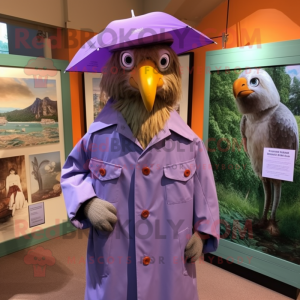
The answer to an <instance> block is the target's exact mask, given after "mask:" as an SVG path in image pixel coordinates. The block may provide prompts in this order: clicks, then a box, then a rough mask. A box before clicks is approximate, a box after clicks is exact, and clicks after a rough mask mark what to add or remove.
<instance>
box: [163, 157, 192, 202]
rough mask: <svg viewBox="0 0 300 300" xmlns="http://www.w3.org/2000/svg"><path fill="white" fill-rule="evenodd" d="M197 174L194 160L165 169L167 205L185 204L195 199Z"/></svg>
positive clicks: (164, 181) (164, 180)
mask: <svg viewBox="0 0 300 300" xmlns="http://www.w3.org/2000/svg"><path fill="white" fill-rule="evenodd" d="M195 172H196V163H195V160H194V159H192V160H189V161H185V162H181V163H176V164H172V165H167V166H165V167H164V178H163V183H164V185H165V188H166V200H167V204H177V203H184V202H188V201H190V200H192V199H193V195H194V179H193V176H194V174H195Z"/></svg>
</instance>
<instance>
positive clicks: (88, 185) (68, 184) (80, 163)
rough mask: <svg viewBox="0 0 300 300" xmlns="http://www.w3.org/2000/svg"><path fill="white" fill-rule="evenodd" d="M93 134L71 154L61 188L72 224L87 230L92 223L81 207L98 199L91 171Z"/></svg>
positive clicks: (84, 139)
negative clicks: (93, 199) (92, 199)
mask: <svg viewBox="0 0 300 300" xmlns="http://www.w3.org/2000/svg"><path fill="white" fill-rule="evenodd" d="M90 139H91V134H89V133H87V134H86V135H85V136H84V137H83V138H82V139H81V140H80V141H79V142H78V143H77V145H76V146H75V147H74V149H73V150H72V152H71V153H70V154H69V156H68V158H67V160H66V162H65V164H64V166H63V168H62V176H61V187H62V191H63V195H64V199H65V204H66V208H67V213H68V216H69V218H70V220H71V222H72V224H73V225H74V226H75V227H77V228H79V229H85V228H88V227H91V223H90V221H89V220H88V219H87V218H86V217H85V216H84V215H83V212H82V210H80V206H81V205H82V204H83V203H84V202H86V201H87V200H89V199H91V198H93V197H96V194H95V191H94V188H93V185H92V178H91V175H90V170H89V160H90V158H89V156H90V155H89V149H90V147H89V144H90Z"/></svg>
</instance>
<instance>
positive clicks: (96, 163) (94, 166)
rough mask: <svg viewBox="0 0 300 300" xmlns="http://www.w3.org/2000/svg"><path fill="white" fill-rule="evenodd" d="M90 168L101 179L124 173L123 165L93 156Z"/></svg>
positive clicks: (109, 178)
mask: <svg viewBox="0 0 300 300" xmlns="http://www.w3.org/2000/svg"><path fill="white" fill-rule="evenodd" d="M89 169H90V171H91V172H92V173H93V175H94V176H96V177H97V178H98V179H99V180H101V181H106V180H111V179H116V178H118V177H120V175H121V173H122V167H121V166H119V165H115V164H111V163H108V162H105V161H101V160H97V159H94V158H91V160H90V163H89Z"/></svg>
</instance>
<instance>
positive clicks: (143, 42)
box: [66, 12, 215, 73]
mask: <svg viewBox="0 0 300 300" xmlns="http://www.w3.org/2000/svg"><path fill="white" fill-rule="evenodd" d="M212 43H215V42H214V41H213V40H211V39H210V38H208V37H207V36H206V35H204V34H202V33H201V32H199V31H198V30H196V29H194V28H192V27H191V26H189V25H187V24H185V23H183V22H181V21H179V20H178V19H176V18H174V17H173V16H171V15H169V14H166V13H163V12H152V13H149V14H145V15H141V16H137V17H132V18H128V19H123V20H117V21H113V22H111V23H109V24H108V26H107V27H106V28H105V29H104V30H103V31H102V32H100V33H99V34H97V35H95V36H94V37H93V38H91V39H90V40H89V41H87V42H86V43H85V44H84V45H83V46H82V47H81V48H80V49H79V50H78V52H77V53H76V55H75V56H74V58H73V59H72V61H71V62H70V64H69V65H68V67H67V69H66V71H68V72H95V73H101V72H102V69H103V67H104V66H105V64H106V63H107V61H108V60H109V58H110V57H111V56H112V54H113V52H114V51H118V50H122V49H132V48H137V47H143V46H147V45H152V44H153V45H155V44H168V45H169V46H170V47H171V48H172V49H173V50H174V51H175V52H176V53H177V54H181V53H184V52H187V51H190V50H193V49H196V48H199V47H203V46H206V45H208V44H212Z"/></svg>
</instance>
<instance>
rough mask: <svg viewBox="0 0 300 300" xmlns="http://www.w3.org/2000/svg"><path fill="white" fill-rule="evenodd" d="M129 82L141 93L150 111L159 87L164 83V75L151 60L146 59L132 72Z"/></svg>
mask: <svg viewBox="0 0 300 300" xmlns="http://www.w3.org/2000/svg"><path fill="white" fill-rule="evenodd" d="M130 75H131V76H130V79H129V83H130V85H131V86H132V87H134V88H136V89H138V90H139V91H140V93H141V96H142V99H143V102H144V105H145V107H146V109H147V111H148V112H150V111H151V110H152V108H153V105H154V101H155V96H156V91H157V88H159V87H161V86H162V85H163V83H164V82H163V75H162V74H160V73H159V71H158V70H157V69H156V67H155V65H154V63H153V62H152V61H151V60H144V61H142V62H141V63H139V65H138V66H137V67H136V68H134V69H133V70H132V71H131V73H130Z"/></svg>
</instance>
